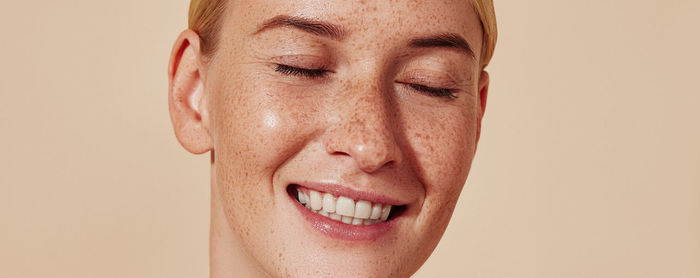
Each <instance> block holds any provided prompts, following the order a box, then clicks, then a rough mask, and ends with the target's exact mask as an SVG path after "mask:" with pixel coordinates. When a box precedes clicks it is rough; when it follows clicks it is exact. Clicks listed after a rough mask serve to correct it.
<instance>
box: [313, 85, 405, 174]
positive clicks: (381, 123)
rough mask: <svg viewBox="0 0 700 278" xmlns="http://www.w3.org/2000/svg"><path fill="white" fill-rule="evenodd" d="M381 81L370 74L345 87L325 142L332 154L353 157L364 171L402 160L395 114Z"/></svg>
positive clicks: (370, 170)
mask: <svg viewBox="0 0 700 278" xmlns="http://www.w3.org/2000/svg"><path fill="white" fill-rule="evenodd" d="M382 87H383V86H382V82H381V80H380V78H376V77H372V76H370V75H369V74H366V75H364V77H359V76H358V77H357V78H354V79H353V80H352V81H349V82H347V83H346V84H345V85H344V86H343V92H342V93H341V94H339V95H340V96H341V97H340V99H339V100H338V101H337V109H336V113H337V114H336V119H337V121H336V122H335V123H334V124H333V126H332V127H331V130H330V132H329V134H328V137H327V140H326V149H327V151H328V152H329V153H330V154H334V155H348V156H350V157H351V158H352V159H353V160H354V161H355V162H356V163H357V165H358V167H359V168H361V169H362V170H363V171H365V172H373V171H376V170H378V169H380V168H381V167H382V166H385V165H391V164H396V163H399V162H400V161H401V152H400V148H399V146H398V144H397V141H396V138H395V135H394V132H395V129H396V126H395V120H394V118H395V112H394V111H393V109H391V100H390V98H389V95H387V94H386V91H385V90H383V89H382Z"/></svg>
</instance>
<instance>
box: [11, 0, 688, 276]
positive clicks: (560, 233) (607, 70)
mask: <svg viewBox="0 0 700 278" xmlns="http://www.w3.org/2000/svg"><path fill="white" fill-rule="evenodd" d="M187 6H188V1H186V0H177V1H173V0H168V1H165V0H151V1H143V0H124V1H95V0H92V1H88V0H67V1H49V0H39V1H3V5H2V8H1V9H0V31H1V32H0V37H1V41H0V78H1V82H0V94H1V98H0V132H1V133H0V147H2V152H1V153H0V277H206V276H207V275H208V228H209V227H208V223H209V219H208V216H209V172H208V167H209V163H208V161H209V158H208V156H207V155H204V156H194V155H191V154H189V153H187V152H186V151H185V150H184V149H182V148H181V147H180V146H179V145H178V143H177V141H176V140H175V137H174V135H173V132H172V129H171V126H170V121H169V117H168V111H167V102H166V94H167V78H166V65H167V60H168V55H169V53H170V48H171V46H172V43H173V42H174V40H175V38H176V36H177V35H178V33H179V32H180V31H181V30H182V29H184V28H185V26H186V14H187V11H186V10H187ZM496 12H497V15H498V20H499V24H498V25H499V29H500V30H499V31H500V34H499V41H498V46H497V49H496V53H495V58H494V60H493V63H492V64H491V65H490V66H489V71H490V72H491V77H492V83H491V84H492V85H491V90H490V95H489V101H488V109H487V115H486V118H485V122H484V125H485V126H484V132H483V137H482V139H481V144H480V146H479V150H478V154H477V156H476V160H475V163H474V166H473V168H472V173H471V176H470V177H469V180H468V181H467V185H466V187H465V189H464V191H463V192H462V197H461V199H460V203H459V205H458V207H457V209H456V211H455V213H454V216H453V218H452V222H451V223H450V226H449V228H448V230H447V232H446V234H445V236H444V238H443V239H442V241H441V243H440V245H439V246H438V247H437V249H436V252H435V253H434V254H433V255H432V257H431V258H430V259H429V260H428V262H427V263H426V264H425V266H424V267H423V268H422V269H421V270H420V271H419V272H418V273H417V275H416V277H533V278H535V277H537V278H540V277H545V278H548V277H552V278H554V277H557V278H558V277H680V278H693V277H695V278H697V277H700V123H699V122H700V108H699V107H700V85H698V82H700V69H699V65H700V54H699V50H700V17H699V16H698V14H700V1H697V0H686V1H682V0H657V1H652V0H636V1H633V0H618V1H610V0H607V1H603V0H592V1H565V0H533V1H515V0H511V1H500V0H497V1H496Z"/></svg>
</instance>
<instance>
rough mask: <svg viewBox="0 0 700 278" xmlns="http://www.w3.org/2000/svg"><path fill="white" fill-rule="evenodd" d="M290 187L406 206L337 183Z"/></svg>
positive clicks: (387, 197)
mask: <svg viewBox="0 0 700 278" xmlns="http://www.w3.org/2000/svg"><path fill="white" fill-rule="evenodd" d="M289 185H298V186H301V187H304V188H307V189H311V190H316V191H320V192H325V193H330V194H332V195H335V196H345V197H348V198H351V199H353V200H365V201H369V202H372V203H381V204H389V205H393V206H401V205H405V204H406V202H402V201H400V200H398V199H396V198H393V197H391V196H386V195H384V194H378V193H373V192H367V191H358V190H355V189H352V188H349V187H346V186H342V185H339V184H335V183H320V182H293V183H291V184H289Z"/></svg>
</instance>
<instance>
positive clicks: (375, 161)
mask: <svg viewBox="0 0 700 278" xmlns="http://www.w3.org/2000/svg"><path fill="white" fill-rule="evenodd" d="M330 133H331V134H329V136H327V137H326V140H325V142H324V145H325V146H326V151H327V152H328V153H329V154H331V155H344V156H348V157H350V158H352V160H354V161H355V163H356V165H357V167H358V168H360V169H361V170H362V171H364V172H367V173H371V172H375V171H377V170H379V169H381V168H383V167H390V166H392V165H397V164H400V163H401V159H402V156H401V151H400V148H399V146H398V144H397V143H396V140H395V138H394V136H393V134H392V132H391V130H390V129H389V128H387V127H385V126H383V125H378V126H377V125H375V126H371V125H368V124H367V123H362V122H355V123H354V124H350V125H349V126H345V127H339V128H335V129H333V130H331V132H330Z"/></svg>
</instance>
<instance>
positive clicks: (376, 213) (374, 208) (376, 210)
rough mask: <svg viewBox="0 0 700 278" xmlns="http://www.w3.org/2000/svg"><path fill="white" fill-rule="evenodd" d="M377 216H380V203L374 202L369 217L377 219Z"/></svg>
mask: <svg viewBox="0 0 700 278" xmlns="http://www.w3.org/2000/svg"><path fill="white" fill-rule="evenodd" d="M379 217H382V204H380V203H376V204H374V205H373V206H372V214H371V215H370V216H369V219H379Z"/></svg>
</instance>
